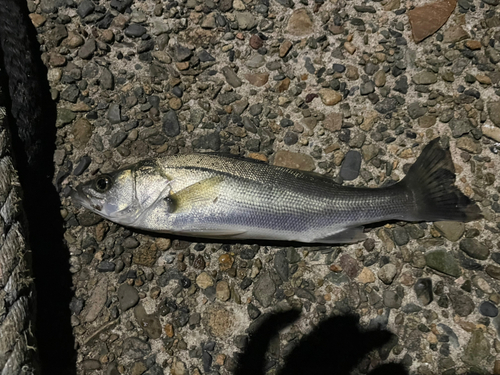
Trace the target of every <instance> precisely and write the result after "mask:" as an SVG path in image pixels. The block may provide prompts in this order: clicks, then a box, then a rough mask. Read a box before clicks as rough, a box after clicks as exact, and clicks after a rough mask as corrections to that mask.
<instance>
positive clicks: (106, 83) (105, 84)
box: [99, 68, 115, 90]
mask: <svg viewBox="0 0 500 375" xmlns="http://www.w3.org/2000/svg"><path fill="white" fill-rule="evenodd" d="M99 86H100V87H101V89H103V90H113V88H114V86H115V78H114V76H113V73H111V71H110V70H109V69H108V68H102V72H101V76H100V77H99Z"/></svg>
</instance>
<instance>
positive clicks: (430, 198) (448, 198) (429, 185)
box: [398, 138, 482, 221]
mask: <svg viewBox="0 0 500 375" xmlns="http://www.w3.org/2000/svg"><path fill="white" fill-rule="evenodd" d="M398 185H400V187H401V188H404V189H406V190H407V191H411V193H412V194H413V198H414V200H415V203H416V209H415V212H412V213H410V215H409V216H410V218H409V220H412V221H440V220H451V221H471V220H477V219H479V218H481V217H482V215H481V210H480V208H479V207H478V206H477V204H475V203H474V202H472V201H471V200H470V199H469V198H468V197H466V196H465V195H464V194H463V193H462V192H461V191H460V190H458V188H457V187H456V186H455V166H454V165H453V160H452V159H451V154H450V150H444V149H442V148H441V146H439V138H436V139H434V140H432V141H431V142H429V144H428V145H427V146H425V148H424V149H423V150H422V154H421V155H420V156H419V158H418V159H417V161H416V162H415V164H413V165H412V166H411V167H410V170H409V171H408V174H407V175H406V177H405V178H404V179H403V180H402V181H401V182H400V184H398Z"/></svg>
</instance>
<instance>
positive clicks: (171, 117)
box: [163, 110, 180, 137]
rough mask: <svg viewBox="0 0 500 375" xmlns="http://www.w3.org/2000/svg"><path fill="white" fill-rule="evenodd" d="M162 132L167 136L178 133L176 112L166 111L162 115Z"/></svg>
mask: <svg viewBox="0 0 500 375" xmlns="http://www.w3.org/2000/svg"><path fill="white" fill-rule="evenodd" d="M163 132H164V133H165V134H166V135H167V136H168V137H175V136H177V135H179V133H180V125H179V120H178V119H177V112H175V111H174V110H170V111H168V112H167V113H166V114H165V115H164V116H163Z"/></svg>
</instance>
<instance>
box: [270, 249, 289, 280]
mask: <svg viewBox="0 0 500 375" xmlns="http://www.w3.org/2000/svg"><path fill="white" fill-rule="evenodd" d="M274 268H275V269H276V272H277V273H278V275H279V277H280V278H281V280H283V281H288V276H289V266H288V259H287V257H286V250H285V249H281V250H280V251H278V252H277V253H276V255H275V256H274Z"/></svg>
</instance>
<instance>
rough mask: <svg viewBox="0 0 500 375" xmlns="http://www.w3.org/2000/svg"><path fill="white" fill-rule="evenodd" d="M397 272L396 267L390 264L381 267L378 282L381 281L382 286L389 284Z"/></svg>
mask: <svg viewBox="0 0 500 375" xmlns="http://www.w3.org/2000/svg"><path fill="white" fill-rule="evenodd" d="M397 272H398V269H397V268H396V266H395V265H394V264H392V263H387V264H386V265H384V266H383V267H381V268H380V270H379V271H378V274H377V276H378V278H379V279H380V280H382V282H383V283H384V284H387V285H389V284H391V283H392V282H393V280H394V278H395V277H396V274H397Z"/></svg>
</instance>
